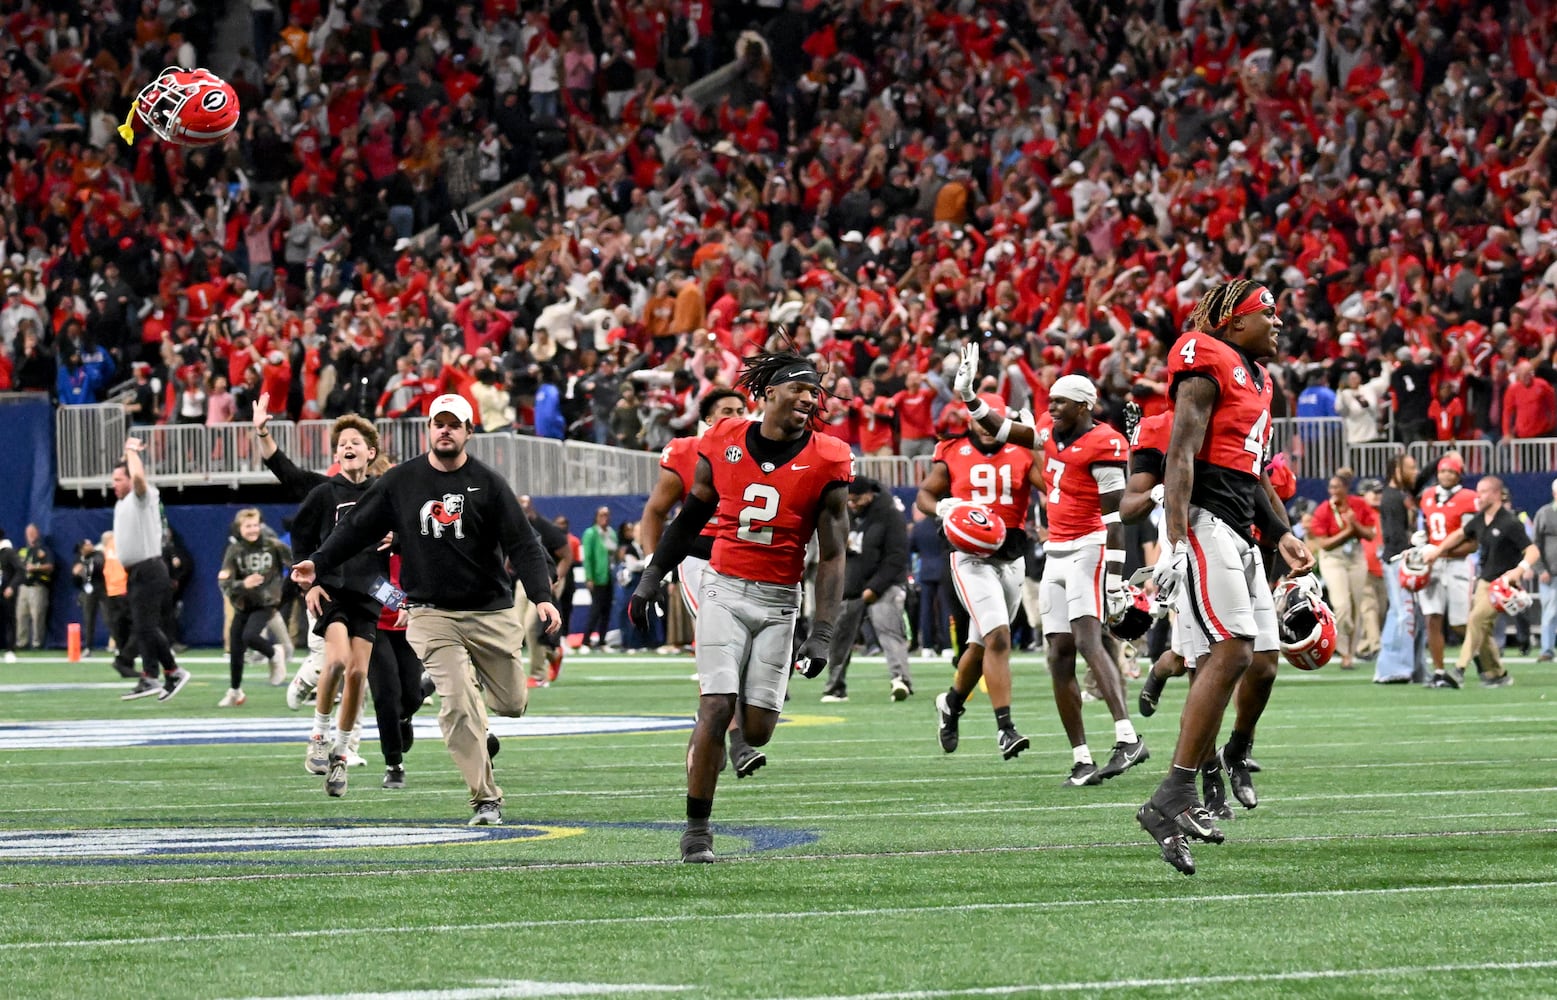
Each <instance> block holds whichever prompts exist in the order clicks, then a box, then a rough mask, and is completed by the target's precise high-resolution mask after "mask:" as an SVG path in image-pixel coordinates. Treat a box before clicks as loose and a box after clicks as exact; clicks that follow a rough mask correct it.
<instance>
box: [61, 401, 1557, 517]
mask: <svg viewBox="0 0 1557 1000" xmlns="http://www.w3.org/2000/svg"><path fill="white" fill-rule="evenodd" d="M332 423H333V422H332V421H329V420H303V421H298V422H296V423H294V422H291V421H286V420H273V421H271V424H270V430H271V434H273V435H274V437H275V441H276V445H277V447H279V448H280V449H281V450H282V451H284V452H285V453H286V454H287V455H288V456H289V457H290V458H291V459H292V460H293V461H295V462H296V463H297V464H298V465H300V466H302V467H303V468H306V469H321V470H322V469H325V468H328V467H329V465H330V463H331V461H332V459H333V456H332V453H331V449H330V427H331V425H332ZM375 423H376V425H377V427H378V432H379V440H380V443H381V448H382V450H383V451H384V453H385V454H386V455H388V456H389V457H390V458H391V459H392V460H394V461H397V462H398V461H404V460H405V459H407V458H410V457H412V456H414V455H418V454H421V453H422V452H423V451H424V450H426V421H425V420H423V419H422V418H419V417H412V418H406V419H401V420H379V421H376V422H375ZM54 426H55V455H56V463H57V468H58V477H59V486H60V487H61V488H63V489H68V490H75V491H77V492H78V493H84V492H86V491H87V490H101V491H103V492H106V491H107V490H109V489H110V488H111V485H112V477H113V465H114V462H116V461H117V460H118V458H119V455H120V453H121V451H122V450H123V446H124V439H125V436H126V435H127V434H129V433H130V432H131V431H132V430H133V431H134V432H135V433H136V434H138V435H140V436H141V437H143V438H145V440H146V443H147V444H146V448H147V450H146V458H147V465H148V467H149V468H150V470H151V472H152V475H153V476H154V477H155V479H156V481H157V482H158V483H159V484H160V485H163V486H171V487H182V486H213V485H214V486H232V487H237V486H242V485H247V484H261V483H271V482H274V481H275V480H274V477H273V476H271V474H270V471H269V470H268V469H266V468H265V464H264V463H263V462H262V461H261V460H260V457H259V449H258V448H257V447H255V442H254V436H253V429H252V428H251V427H250V426H249V425H248V424H221V425H218V426H214V427H206V426H205V425H203V424H161V425H158V426H155V427H132V426H131V425H130V423H129V421H128V420H127V419H126V417H125V413H124V409H123V407H121V406H118V405H116V404H97V405H92V406H62V407H60V408H59V409H58V410H56V411H55V420H54ZM1272 433H1273V435H1274V437H1273V444H1274V447H1275V448H1276V449H1277V450H1280V451H1284V452H1286V453H1287V455H1288V457H1289V459H1290V460H1291V463H1292V467H1293V470H1294V471H1295V472H1296V473H1297V474H1298V475H1299V476H1301V477H1304V478H1319V479H1324V478H1328V477H1329V476H1330V474H1331V473H1333V472H1334V471H1335V470H1336V469H1338V468H1340V467H1342V466H1349V467H1351V468H1352V469H1353V470H1355V471H1356V473H1357V475H1358V476H1359V477H1362V478H1378V479H1383V478H1386V477H1387V476H1388V475H1389V467H1390V463H1391V462H1393V461H1394V458H1395V456H1396V455H1398V454H1400V452H1401V450H1402V449H1403V448H1404V447H1405V446H1403V445H1400V444H1396V443H1392V442H1370V443H1367V444H1359V445H1351V446H1347V445H1346V444H1345V441H1344V432H1343V431H1342V429H1341V421H1340V419H1339V418H1334V417H1314V418H1303V417H1293V418H1286V419H1282V420H1277V421H1276V422H1275V427H1274V428H1273V431H1272ZM467 447H468V448H469V450H470V453H471V454H472V455H474V456H475V457H476V458H478V459H480V460H481V461H483V462H485V463H486V464H488V465H490V466H492V467H493V468H494V469H496V470H497V472H498V473H499V474H500V475H502V476H503V478H504V479H505V480H507V481H508V483H509V484H510V485H511V486H513V488H514V490H515V491H516V492H520V493H529V494H533V495H535V496H611V495H638V494H647V493H649V492H651V491H652V490H653V489H654V483H655V480H656V479H657V478H658V476H659V456H658V454H657V453H655V452H645V451H630V450H627V449H624V448H612V447H607V446H605V445H597V444H589V443H587V442H582V441H566V442H563V441H555V440H551V439H549V438H538V437H529V436H525V435H519V434H514V433H511V432H507V431H504V432H499V433H494V434H477V435H476V436H475V437H473V438H471V439H470V443H469V445H468V446H467ZM1450 450H1457V451H1459V452H1460V454H1461V455H1463V456H1464V457H1465V471H1466V472H1467V473H1468V474H1470V475H1484V474H1487V473H1494V474H1502V473H1519V472H1531V473H1553V474H1557V438H1528V439H1522V440H1505V441H1502V442H1499V443H1498V444H1496V445H1494V444H1492V443H1491V442H1488V441H1417V442H1415V443H1413V444H1412V445H1411V446H1410V452H1411V454H1412V455H1414V456H1415V457H1416V459H1417V461H1418V463H1420V464H1421V465H1422V466H1424V467H1427V466H1430V465H1431V464H1432V463H1433V462H1435V461H1437V460H1438V458H1439V457H1440V456H1442V455H1443V454H1444V453H1445V452H1448V451H1450ZM929 468H930V459H929V458H928V457H920V458H912V459H911V458H904V457H902V456H898V455H889V456H862V457H860V458H858V459H856V461H855V470H856V472H857V473H858V474H859V475H862V476H869V477H870V478H872V479H874V480H876V481H878V482H880V483H881V484H882V485H883V486H885V487H887V488H889V489H902V488H911V487H914V486H917V485H919V482H920V480H922V479H923V478H924V475H925V473H926V472H928V471H929Z"/></svg>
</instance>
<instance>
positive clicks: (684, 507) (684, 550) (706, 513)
mask: <svg viewBox="0 0 1557 1000" xmlns="http://www.w3.org/2000/svg"><path fill="white" fill-rule="evenodd" d="M718 507H719V505H718V504H716V503H710V502H709V501H707V500H701V499H699V498H698V496H697V495H696V494H695V493H694V494H688V495H687V498H686V500H685V501H684V502H683V503H682V504H681V513H679V514H677V515H676V519H675V520H674V521H672V522H670V523H669V524H667V525H666V526H665V533H664V534H663V535H661V536H660V544H659V547H658V548H656V549H655V550H654V558H653V559H651V560H649V565H650V567H652V568H654V569H655V570H657V571H658V572H659V574H660V577H661V578H662V579H663V578H664V576H665V574H666V573H669V572H670V571H671V570H672V569H674V568H675V567H677V566H679V565H681V560H683V559H685V558H686V557H687V554H688V553H690V552H691V551H692V544H693V543H694V542H696V541H697V536H698V535H700V534H702V531H703V525H705V524H707V523H708V519H709V518H711V517H713V516H714V511H716V510H717V509H718Z"/></svg>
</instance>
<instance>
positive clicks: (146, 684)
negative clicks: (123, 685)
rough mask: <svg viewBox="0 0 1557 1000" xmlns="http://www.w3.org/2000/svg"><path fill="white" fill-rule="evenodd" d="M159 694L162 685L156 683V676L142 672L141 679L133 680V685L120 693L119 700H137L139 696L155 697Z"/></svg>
mask: <svg viewBox="0 0 1557 1000" xmlns="http://www.w3.org/2000/svg"><path fill="white" fill-rule="evenodd" d="M160 694H162V685H161V684H158V683H157V681H156V678H153V677H147V676H146V675H144V674H142V675H141V679H140V680H138V681H136V682H135V686H134V687H132V688H131V689H130V690H129V691H128V692H126V693H125V694H121V695H120V696H119V700H120V701H138V700H139V699H141V698H155V697H157V696H158V695H160Z"/></svg>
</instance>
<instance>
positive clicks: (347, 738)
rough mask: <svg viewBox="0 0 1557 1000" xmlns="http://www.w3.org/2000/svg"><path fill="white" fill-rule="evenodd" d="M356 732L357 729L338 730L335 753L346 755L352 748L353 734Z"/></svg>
mask: <svg viewBox="0 0 1557 1000" xmlns="http://www.w3.org/2000/svg"><path fill="white" fill-rule="evenodd" d="M354 732H356V730H355V729H338V730H336V732H335V750H334V753H336V754H339V755H340V756H342V757H344V756H346V751H347V750H349V749H351V736H352V733H354Z"/></svg>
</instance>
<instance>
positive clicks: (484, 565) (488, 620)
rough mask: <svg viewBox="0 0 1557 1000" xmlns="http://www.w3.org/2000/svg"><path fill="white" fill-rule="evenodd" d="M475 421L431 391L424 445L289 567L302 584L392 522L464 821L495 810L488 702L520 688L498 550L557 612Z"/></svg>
mask: <svg viewBox="0 0 1557 1000" xmlns="http://www.w3.org/2000/svg"><path fill="white" fill-rule="evenodd" d="M473 429H474V414H473V412H472V410H471V406H470V403H469V402H467V401H466V400H465V398H464V397H463V396H459V395H457V394H454V393H447V394H445V395H442V396H439V397H438V398H437V399H435V400H433V403H432V406H431V408H430V409H429V411H428V427H427V438H428V442H429V444H430V448H429V450H428V451H427V453H426V454H425V455H421V456H418V457H417V458H413V459H411V460H410V461H408V462H404V463H402V464H400V465H397V466H395V467H394V468H393V469H390V470H389V471H388V472H386V473H384V475H383V476H381V477H380V478H379V479H378V481H377V482H375V483H374V484H373V485H372V486H371V487H370V488H369V489H368V491H367V492H366V493H365V494H363V496H362V499H361V501H359V502H358V503H357V505H356V506H355V507H354V508H352V511H351V513H350V514H348V515H347V516H346V518H345V519H344V520H342V521H341V522H340V523H339V524H338V525H336V526H335V530H334V531H332V532H331V533H330V536H329V538H327V539H325V541H324V544H323V545H322V546H321V547H320V548H319V551H317V552H315V553H313V554H312V555H311V556H310V557H309V558H308V559H305V560H303V561H302V562H299V563H297V564H296V565H295V566H293V567H292V579H293V580H294V581H296V582H297V584H298V586H300V587H307V586H308V585H309V584H311V583H312V582H313V580H314V577H315V574H316V573H322V572H328V571H329V570H331V569H334V568H335V567H337V566H340V565H341V564H342V563H344V562H345V561H346V560H347V559H349V558H350V557H351V556H353V555H354V554H356V553H358V552H361V551H363V550H364V549H370V548H372V547H374V546H376V545H377V544H378V543H379V541H380V540H381V539H382V538H383V537H384V534H385V533H386V532H389V531H393V532H394V533H395V538H396V540H397V541H398V542H399V544H400V551H401V563H402V569H401V584H402V586H403V587H404V588H405V591H406V605H407V606H408V607H409V609H410V618H411V621H410V626H409V627H408V629H407V632H406V638H407V639H409V640H410V643H411V646H412V648H413V649H415V650H416V654H417V656H419V657H420V658H421V660H422V664H423V666H425V667H426V669H427V673H428V674H429V675H430V676H431V677H432V679H433V683H434V684H435V685H436V687H437V689H438V697H439V701H440V703H441V707H440V709H439V712H438V725H439V728H440V729H442V731H443V740H444V743H445V744H447V745H448V748H449V753H450V754H452V755H453V757H454V762H455V764H456V765H458V767H459V769H460V773H461V774H462V775H463V776H464V778H465V784H466V785H467V786H468V787H469V788H470V804H471V806H472V808H473V809H474V810H475V815H474V816H473V817H472V819H471V821H470V822H471V825H472V826H492V825H497V824H500V823H502V821H503V817H502V811H501V810H502V804H503V790H502V789H501V788H499V787H498V786H497V782H496V781H495V780H494V779H493V777H492V761H491V759H490V758H489V757H488V756H487V749H486V746H487V744H486V733H487V710H488V709H490V710H491V711H493V712H496V713H497V714H498V715H503V716H509V717H517V716H520V715H523V714H524V707H525V700H526V695H527V693H528V692H527V689H526V687H525V676H524V669H523V667H522V666H521V664H520V661H519V650H520V642H521V640H522V638H523V636H524V629H523V627H522V626H521V624H520V622H519V617H518V614H517V613H516V612H515V610H514V596H513V584H512V583H511V582H510V577H509V574H508V570H507V568H506V567H505V565H504V559H505V558H506V559H507V561H508V563H509V564H510V565H512V567H513V569H514V573H515V575H516V576H517V577H518V579H519V581H520V583H521V585H522V586H523V587H524V591H525V594H526V596H528V597H529V598H530V600H531V602H532V603H534V604H535V606H536V610H537V612H538V613H539V614H540V617H541V621H543V622H544V623H545V624H546V630H547V631H548V632H551V631H555V630H556V629H557V628H558V627H560V626H561V624H562V618H561V616H560V615H559V614H558V612H557V608H556V605H554V604H552V602H551V596H552V594H551V587H550V582H551V581H550V580H549V578H548V574H547V571H546V554H545V553H544V552H543V551H542V549H541V544H540V542H539V540H538V539H537V538H536V536H535V530H534V529H533V528H531V527H530V524H529V522H528V521H526V520H525V517H524V513H523V512H522V511H521V510H520V509H519V502H518V500H516V499H515V498H514V494H513V491H512V490H510V489H509V488H508V484H507V483H506V482H505V481H504V480H503V477H502V476H500V475H498V474H497V473H496V472H495V471H493V470H492V469H491V468H490V467H488V466H487V465H484V464H483V463H481V462H480V461H478V460H476V459H474V458H472V457H470V456H469V455H468V454H466V452H465V443H466V442H467V441H468V440H469V439H470V436H471V434H472V432H473ZM472 666H474V668H475V674H476V675H478V676H479V677H480V681H481V686H480V688H478V687H477V686H476V677H475V676H473V675H472V673H471V667H472ZM483 698H484V699H485V700H484V702H483Z"/></svg>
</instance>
